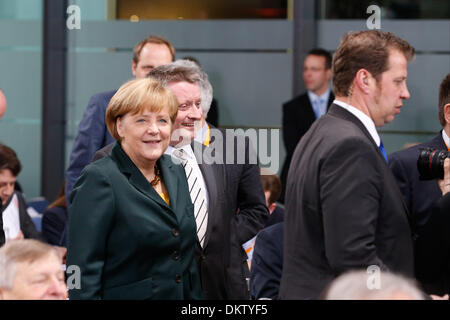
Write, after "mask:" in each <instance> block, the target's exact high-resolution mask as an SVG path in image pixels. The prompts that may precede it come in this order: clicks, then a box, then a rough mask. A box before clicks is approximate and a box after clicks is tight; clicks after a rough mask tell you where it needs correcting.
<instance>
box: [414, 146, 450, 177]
mask: <svg viewBox="0 0 450 320" xmlns="http://www.w3.org/2000/svg"><path fill="white" fill-rule="evenodd" d="M419 150H420V153H419V158H418V159H417V169H418V170H419V174H420V176H419V178H420V180H432V179H444V160H445V158H450V152H449V151H447V150H436V149H432V148H420V149H419Z"/></svg>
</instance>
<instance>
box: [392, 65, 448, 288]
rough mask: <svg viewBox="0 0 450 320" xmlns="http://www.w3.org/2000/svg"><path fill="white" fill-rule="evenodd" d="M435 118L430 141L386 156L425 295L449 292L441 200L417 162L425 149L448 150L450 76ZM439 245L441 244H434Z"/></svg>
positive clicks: (442, 88) (433, 182)
mask: <svg viewBox="0 0 450 320" xmlns="http://www.w3.org/2000/svg"><path fill="white" fill-rule="evenodd" d="M438 115H439V121H440V123H441V126H442V130H441V131H440V132H439V133H438V134H437V135H436V136H435V137H433V138H432V139H431V140H429V141H426V142H424V143H421V144H419V145H416V146H413V147H411V148H408V149H406V150H400V151H397V152H394V153H392V154H390V155H389V157H388V158H389V167H390V168H391V170H392V173H393V174H394V177H395V179H396V181H397V184H398V186H399V188H400V191H401V192H402V196H403V199H404V201H405V204H406V206H407V207H408V210H409V212H410V213H411V214H412V216H413V217H414V219H415V220H416V225H417V233H418V238H417V240H416V243H415V255H414V260H415V270H414V271H415V277H416V279H417V280H418V281H419V282H420V283H421V285H422V287H423V289H424V291H425V292H427V293H430V294H435V295H443V294H446V293H449V292H450V268H449V267H450V251H448V250H445V249H444V246H442V243H445V242H442V241H441V240H443V239H445V238H446V237H447V234H448V233H449V231H448V230H447V229H446V228H445V227H444V226H446V225H448V224H446V222H445V220H442V219H443V218H444V216H440V215H439V214H438V213H436V214H435V216H433V208H434V207H435V206H436V204H437V203H438V201H439V200H440V199H441V197H442V192H441V190H440V189H439V185H438V181H437V180H420V178H419V171H418V169H417V159H418V158H419V154H420V152H421V150H422V149H424V148H431V149H435V150H446V151H447V150H449V147H450V138H449V137H450V73H449V74H447V76H446V77H445V78H444V79H443V80H442V82H441V84H440V89H439V99H438ZM438 243H440V245H436V244H438Z"/></svg>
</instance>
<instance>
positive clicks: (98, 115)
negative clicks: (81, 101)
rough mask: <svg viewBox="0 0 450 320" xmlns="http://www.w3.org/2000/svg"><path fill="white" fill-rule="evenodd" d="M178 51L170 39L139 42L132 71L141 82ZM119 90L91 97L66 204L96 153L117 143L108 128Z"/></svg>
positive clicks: (71, 166)
mask: <svg viewBox="0 0 450 320" xmlns="http://www.w3.org/2000/svg"><path fill="white" fill-rule="evenodd" d="M174 59H175V49H174V48H173V46H172V45H171V44H170V42H169V41H167V40H166V39H163V38H160V37H157V36H150V37H148V38H147V39H144V40H142V41H141V42H139V43H138V44H137V45H136V46H135V47H134V49H133V60H132V62H131V71H132V73H133V76H135V77H136V78H137V79H140V78H145V76H146V75H147V73H149V72H150V71H151V70H152V69H153V68H156V67H158V66H160V65H163V64H166V63H169V62H171V61H174ZM116 91H117V90H112V91H107V92H102V93H97V94H95V95H93V96H92V97H91V99H90V100H89V104H88V106H87V108H86V111H85V112H84V115H83V119H82V120H81V122H80V124H79V126H78V133H77V136H76V138H75V141H74V143H73V147H72V153H71V154H70V160H69V166H68V168H67V171H66V191H65V192H66V201H67V203H68V204H69V203H70V200H69V199H70V193H71V192H72V188H73V185H74V184H75V182H76V181H77V179H78V177H79V176H80V173H81V170H83V168H84V167H85V166H86V165H88V164H89V163H90V162H91V160H92V157H93V156H94V154H95V152H96V151H97V150H99V149H101V148H103V147H104V146H106V145H108V144H110V143H112V142H114V139H113V137H112V136H111V135H110V134H109V132H108V130H107V128H106V125H105V113H106V108H107V107H108V104H109V101H110V100H111V98H112V96H113V95H114V94H115V93H116Z"/></svg>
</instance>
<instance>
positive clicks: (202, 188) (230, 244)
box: [94, 60, 269, 299]
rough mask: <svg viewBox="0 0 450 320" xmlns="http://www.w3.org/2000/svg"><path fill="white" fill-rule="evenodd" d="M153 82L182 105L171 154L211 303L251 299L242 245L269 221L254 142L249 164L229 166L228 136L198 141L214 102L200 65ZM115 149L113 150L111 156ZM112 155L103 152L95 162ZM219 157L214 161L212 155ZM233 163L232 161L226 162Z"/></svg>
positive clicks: (170, 69)
mask: <svg viewBox="0 0 450 320" xmlns="http://www.w3.org/2000/svg"><path fill="white" fill-rule="evenodd" d="M148 76H149V77H151V78H153V79H156V80H158V81H160V82H162V83H163V84H164V85H165V86H167V87H168V88H169V89H170V90H171V91H172V92H173V93H174V94H175V96H176V97H177V99H178V114H177V118H176V120H175V123H174V124H173V130H174V132H173V134H172V138H171V142H170V146H169V147H168V149H167V150H166V153H167V154H169V155H171V156H172V157H173V158H174V161H175V162H178V163H180V162H181V163H182V165H183V166H184V168H185V171H186V178H187V180H188V184H189V188H190V192H191V199H192V203H193V204H194V213H195V218H196V222H197V235H198V242H197V245H196V247H197V248H196V256H197V262H198V266H199V271H200V276H201V281H202V288H203V293H204V296H205V298H206V299H248V297H249V286H248V283H247V281H248V280H249V278H250V272H249V269H248V265H247V255H246V253H245V251H244V249H243V248H242V245H243V244H244V243H245V242H247V241H248V240H250V239H252V238H253V237H254V236H255V235H256V234H257V232H258V231H259V230H260V229H262V228H263V227H264V225H265V222H266V220H267V218H268V216H269V213H268V210H267V208H266V206H265V198H264V191H263V188H262V184H261V178H260V175H259V167H258V165H257V164H256V163H255V164H252V163H250V161H249V160H250V158H251V156H250V146H249V140H248V139H245V146H244V150H240V152H241V153H245V161H244V162H243V163H242V164H238V163H237V161H236V157H237V153H238V152H237V149H236V145H237V144H236V143H235V142H236V140H237V139H236V137H235V136H230V138H229V139H230V140H233V139H234V141H229V142H234V148H233V150H229V151H230V152H234V162H233V163H231V164H226V161H225V160H226V159H225V155H226V153H227V150H226V145H227V143H226V141H225V140H226V139H225V138H224V136H225V134H224V132H223V131H220V130H219V129H213V130H211V131H213V132H212V133H213V136H214V137H215V139H214V140H213V141H212V142H211V144H209V146H206V145H204V144H202V143H201V142H198V141H194V137H195V135H196V130H198V128H200V126H201V122H202V120H203V121H204V118H205V117H204V112H205V111H206V112H207V110H208V108H209V104H210V103H211V100H212V86H211V84H210V83H209V81H208V76H207V75H206V73H204V72H203V71H202V70H201V69H200V68H199V67H198V66H197V65H196V64H195V63H193V62H191V61H187V60H178V61H176V62H173V63H169V64H166V65H163V66H160V67H158V68H155V69H153V70H152V71H151V72H150V73H149V75H148ZM110 149H111V147H110V148H109V150H110ZM109 150H108V149H106V148H104V149H102V150H100V151H99V152H98V153H97V155H96V157H95V158H94V160H95V159H98V158H99V157H101V156H105V155H107V154H108V153H109ZM213 153H214V155H215V156H214V157H213V156H212V154H213ZM227 158H229V157H227Z"/></svg>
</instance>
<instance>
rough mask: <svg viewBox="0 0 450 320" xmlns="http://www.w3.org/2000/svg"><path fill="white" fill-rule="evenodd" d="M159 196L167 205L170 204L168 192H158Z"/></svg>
mask: <svg viewBox="0 0 450 320" xmlns="http://www.w3.org/2000/svg"><path fill="white" fill-rule="evenodd" d="M158 194H159V196H160V197H161V198H162V199H163V200H164V201H165V202H166V203H167V205H170V197H169V193H168V192H163V193H159V192H158Z"/></svg>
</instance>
